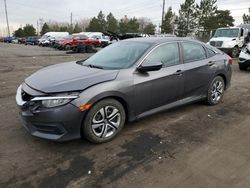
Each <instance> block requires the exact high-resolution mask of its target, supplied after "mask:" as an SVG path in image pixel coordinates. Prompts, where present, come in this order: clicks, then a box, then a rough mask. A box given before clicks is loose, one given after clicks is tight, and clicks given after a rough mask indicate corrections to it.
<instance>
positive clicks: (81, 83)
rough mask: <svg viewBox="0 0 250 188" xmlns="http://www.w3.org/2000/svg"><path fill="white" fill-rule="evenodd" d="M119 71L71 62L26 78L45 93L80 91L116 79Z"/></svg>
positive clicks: (34, 87)
mask: <svg viewBox="0 0 250 188" xmlns="http://www.w3.org/2000/svg"><path fill="white" fill-rule="evenodd" d="M118 72H119V70H102V69H97V68H90V67H86V66H83V65H80V64H77V63H76V62H69V63H61V64H57V65H52V66H48V67H46V68H43V69H41V70H39V71H37V72H35V73H34V74H32V75H31V76H29V77H28V78H26V79H25V83H26V84H27V85H29V86H30V87H31V88H33V89H36V90H38V91H41V92H44V93H57V92H66V91H79V90H84V89H86V88H88V87H91V86H93V85H96V84H98V83H101V82H106V81H111V80H114V79H115V78H116V76H117V74H118Z"/></svg>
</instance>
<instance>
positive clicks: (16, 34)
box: [13, 27, 24, 37]
mask: <svg viewBox="0 0 250 188" xmlns="http://www.w3.org/2000/svg"><path fill="white" fill-rule="evenodd" d="M13 35H14V36H15V37H23V36H24V35H23V29H22V28H21V27H20V28H18V29H17V30H16V31H14V33H13Z"/></svg>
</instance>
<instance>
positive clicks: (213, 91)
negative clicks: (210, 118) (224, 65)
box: [207, 76, 225, 105]
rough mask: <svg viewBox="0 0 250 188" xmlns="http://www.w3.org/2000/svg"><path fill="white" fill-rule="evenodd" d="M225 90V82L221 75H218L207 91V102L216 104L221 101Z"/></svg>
mask: <svg viewBox="0 0 250 188" xmlns="http://www.w3.org/2000/svg"><path fill="white" fill-rule="evenodd" d="M224 91H225V82H224V79H223V78H222V77H221V76H216V77H215V78H214V79H213V81H212V82H211V84H210V86H209V89H208V91H207V104H209V105H216V104H218V103H220V102H221V100H222V98H223V95H224Z"/></svg>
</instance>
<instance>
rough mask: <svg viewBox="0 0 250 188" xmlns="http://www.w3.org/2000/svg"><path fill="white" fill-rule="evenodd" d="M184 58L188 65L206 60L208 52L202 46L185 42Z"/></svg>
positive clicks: (183, 45)
mask: <svg viewBox="0 0 250 188" xmlns="http://www.w3.org/2000/svg"><path fill="white" fill-rule="evenodd" d="M182 47H183V57H184V61H185V62H186V63H188V62H193V61H198V60H202V59H206V52H205V49H204V48H203V46H202V45H200V44H196V43H191V42H183V43H182Z"/></svg>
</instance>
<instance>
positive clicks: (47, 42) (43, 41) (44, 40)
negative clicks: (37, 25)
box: [39, 32, 69, 46]
mask: <svg viewBox="0 0 250 188" xmlns="http://www.w3.org/2000/svg"><path fill="white" fill-rule="evenodd" d="M68 35H69V32H47V33H45V34H44V35H43V36H42V37H41V38H40V39H39V45H41V46H49V45H50V42H51V39H52V40H53V39H54V38H59V37H66V36H68Z"/></svg>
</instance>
